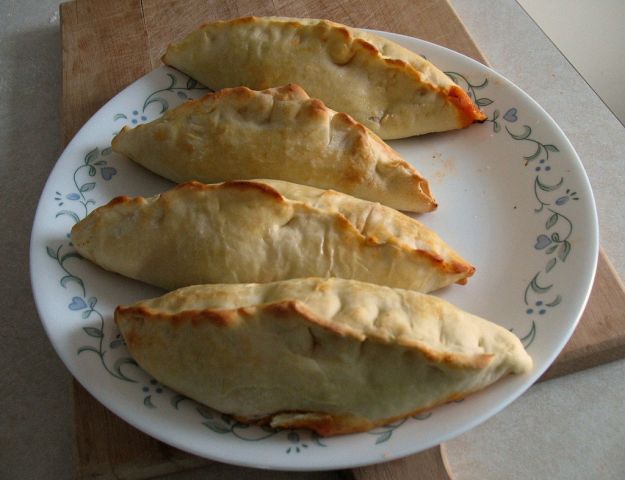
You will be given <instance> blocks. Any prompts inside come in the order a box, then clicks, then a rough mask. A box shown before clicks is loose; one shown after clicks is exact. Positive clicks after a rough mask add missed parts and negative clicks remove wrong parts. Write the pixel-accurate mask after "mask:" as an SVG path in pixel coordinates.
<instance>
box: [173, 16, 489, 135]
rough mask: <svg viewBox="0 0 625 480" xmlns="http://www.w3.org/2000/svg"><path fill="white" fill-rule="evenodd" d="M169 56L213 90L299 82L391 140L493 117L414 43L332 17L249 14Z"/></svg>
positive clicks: (193, 38)
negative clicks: (413, 47) (407, 44)
mask: <svg viewBox="0 0 625 480" xmlns="http://www.w3.org/2000/svg"><path fill="white" fill-rule="evenodd" d="M163 62H164V63H166V64H167V65H171V66H172V67H175V68H177V69H178V70H181V71H182V72H184V73H186V74H188V75H190V76H191V77H193V78H195V79H196V80H199V81H200V82H202V83H203V84H205V85H206V86H208V87H211V88H213V89H220V88H224V87H235V86H240V85H245V86H247V87H250V88H253V89H255V90H262V89H265V88H269V87H275V86H278V85H285V84H287V83H297V84H299V85H301V86H302V87H303V88H304V90H306V91H307V92H308V94H309V95H310V96H311V97H313V98H319V99H321V100H322V101H323V102H325V104H326V105H328V107H330V108H332V109H334V110H336V111H339V112H345V113H348V114H349V115H351V116H352V117H354V118H355V119H356V120H357V121H358V122H360V123H362V124H364V125H366V126H367V127H368V128H370V129H371V130H373V131H374V132H375V133H377V134H378V135H379V136H380V137H382V138H383V139H392V138H402V137H409V136H412V135H420V134H424V133H429V132H440V131H445V130H452V129H456V128H463V127H466V126H468V125H470V124H471V123H473V122H476V121H483V120H485V118H486V116H485V115H484V114H483V113H482V112H481V111H480V110H479V109H478V107H477V106H476V105H475V104H474V103H473V102H472V101H471V99H470V98H469V96H468V95H467V94H466V92H465V91H464V90H462V88H460V87H459V86H458V85H456V84H455V83H454V82H452V81H451V80H450V79H449V77H447V75H445V74H444V73H443V72H441V71H440V70H439V69H438V68H436V67H435V66H434V65H432V64H431V63H430V62H428V61H427V60H425V59H424V58H423V57H421V56H419V55H417V54H416V53H413V52H411V51H410V50H408V49H406V48H404V47H402V46H400V45H398V44H397V43H395V42H392V41H390V40H387V39H386V38H383V37H380V36H378V35H375V34H373V33H369V32H365V31H363V30H359V29H355V28H350V27H346V26H345V25H341V24H338V23H334V22H330V21H328V20H314V19H297V18H279V17H260V18H259V17H248V18H239V19H235V20H230V21H218V22H213V23H208V24H206V25H203V26H202V27H201V28H200V29H199V30H197V31H195V32H192V33H190V34H189V35H188V36H187V37H185V38H184V39H182V40H181V41H179V42H177V43H173V44H172V45H170V46H169V48H168V49H167V51H166V53H165V55H164V56H163Z"/></svg>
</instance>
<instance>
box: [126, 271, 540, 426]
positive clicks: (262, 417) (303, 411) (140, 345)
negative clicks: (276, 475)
mask: <svg viewBox="0 0 625 480" xmlns="http://www.w3.org/2000/svg"><path fill="white" fill-rule="evenodd" d="M115 320H116V322H117V325H118V326H119V328H120V330H121V333H122V335H123V337H124V339H125V341H126V344H127V345H128V348H129V350H130V353H131V354H132V356H133V357H134V358H135V360H136V361H137V362H138V363H139V365H140V366H141V367H143V368H144V369H145V370H147V372H148V373H149V374H150V375H152V376H154V378H156V379H158V381H160V382H162V383H163V384H165V385H168V386H170V387H171V388H173V389H175V390H177V391H179V392H180V393H182V394H184V395H186V396H188V397H190V398H193V399H195V400H197V401H198V402H201V403H204V404H206V405H208V406H210V407H213V408H215V409H217V410H220V411H221V412H225V413H228V414H231V415H234V416H235V417H236V418H238V419H239V420H241V421H245V422H253V423H261V424H262V423H269V424H270V425H271V426H272V427H280V428H300V427H304V428H310V429H312V430H315V431H316V432H318V433H320V434H322V435H334V434H342V433H351V432H359V431H365V430H369V429H371V428H373V427H376V426H379V425H385V424H387V423H389V422H392V421H395V420H398V419H400V418H403V417H406V416H409V415H413V414H415V413H418V412H421V411H423V410H425V409H428V408H431V407H433V406H435V405H439V404H442V403H445V402H448V401H451V400H457V399H460V398H463V397H465V396H466V395H467V394H469V393H471V392H475V391H477V390H480V389H482V388H484V387H486V386H487V385H490V384H491V383H493V382H495V381H496V380H498V379H499V378H501V377H502V376H504V375H506V374H509V373H515V374H520V373H524V372H527V371H529V370H530V369H531V368H532V360H531V358H530V356H529V355H528V354H527V353H526V352H525V350H524V349H523V346H522V345H521V342H520V341H519V339H518V338H517V337H516V336H515V335H514V334H512V333H511V332H509V331H508V330H506V329H505V328H503V327H500V326H499V325H496V324H494V323H491V322H488V321H486V320H483V319H482V318H479V317H476V316H474V315H471V314H469V313H466V312H463V311H461V310H459V309H458V308H456V307H454V306H453V305H451V304H450V303H448V302H446V301H444V300H441V299H439V298H437V297H434V296H430V295H424V294H420V293H417V292H413V291H408V290H401V289H392V288H388V287H382V286H378V285H373V284H370V283H363V282H357V281H353V280H344V279H336V278H333V279H318V278H306V279H294V280H287V281H284V282H277V283H270V284H235V285H198V286H192V287H188V288H184V289H180V290H177V291H174V292H171V293H168V294H166V295H164V296H162V297H160V298H155V299H152V300H146V301H143V302H139V303H136V304H134V305H130V306H120V307H118V308H117V310H116V311H115Z"/></svg>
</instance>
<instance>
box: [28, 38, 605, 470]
mask: <svg viewBox="0 0 625 480" xmlns="http://www.w3.org/2000/svg"><path fill="white" fill-rule="evenodd" d="M380 33H381V34H382V35H384V36H386V37H389V38H391V39H393V40H395V41H397V42H398V43H400V44H403V45H404V46H406V47H408V48H410V49H412V50H413V51H415V52H417V53H419V54H422V55H424V56H426V57H427V58H428V59H430V60H431V61H433V62H434V63H435V64H437V65H438V66H439V67H441V68H442V69H443V70H444V71H446V72H449V73H448V74H449V75H450V76H452V77H453V78H454V79H455V80H457V81H458V83H459V84H460V85H461V86H462V87H464V88H466V89H467V90H468V91H469V93H470V94H471V95H472V96H473V97H474V98H475V99H476V101H477V103H478V105H480V106H481V107H482V108H483V109H484V111H485V112H486V113H487V114H488V121H487V122H485V123H484V124H481V125H473V126H471V127H470V128H468V129H465V130H462V131H454V132H449V133H443V134H435V135H427V136H425V137H418V138H411V139H405V140H399V141H393V142H390V143H391V145H392V146H393V147H395V148H396V149H397V150H399V151H400V153H401V154H403V155H404V157H405V158H406V159H407V160H408V161H410V162H412V163H413V164H414V165H415V166H416V167H417V168H418V169H419V170H421V171H422V173H424V174H425V176H426V177H427V178H429V179H430V181H431V187H432V189H433V191H434V193H435V195H436V197H437V199H438V200H439V203H440V208H439V209H438V210H437V211H436V212H435V213H433V214H428V215H422V216H421V220H422V221H424V222H425V223H427V224H428V225H430V226H431V227H433V228H434V229H435V230H436V231H438V232H439V233H440V234H441V235H442V237H443V238H444V239H446V240H447V241H448V242H449V243H450V244H451V245H452V246H454V247H456V248H457V249H458V250H459V251H460V253H461V254H462V255H463V256H465V258H467V259H469V260H470V261H471V262H473V264H474V265H476V266H477V273H476V275H475V276H474V277H473V278H472V279H471V280H470V281H469V283H468V285H466V286H453V287H449V288H447V289H444V290H443V291H440V292H438V293H437V294H438V295H440V296H442V297H444V298H446V299H448V300H450V301H452V302H454V303H456V304H457V305H458V306H460V307H462V308H464V309H465V310H468V311H470V312H473V313H475V314H478V315H480V316H483V317H485V318H488V319H490V320H492V321H495V322H497V323H499V324H501V325H503V326H504V327H506V328H509V329H511V330H512V331H513V332H514V333H516V334H517V335H518V336H519V337H521V338H522V340H523V342H524V344H525V345H527V346H528V351H529V353H530V354H531V356H532V357H533V359H534V362H535V368H534V370H533V371H532V372H531V373H530V374H528V375H525V376H520V377H510V378H506V379H505V380H503V381H501V382H499V383H497V384H495V385H493V386H492V387H490V388H488V389H486V390H484V391H483V392H481V393H478V394H476V395H473V396H471V397H469V398H467V399H466V400H464V401H463V402H457V403H452V404H449V405H445V406H443V407H440V408H437V409H435V410H433V411H432V412H430V413H428V414H426V415H420V416H417V417H414V418H409V419H407V420H405V421H402V422H398V423H395V424H392V425H389V426H386V427H383V428H377V429H375V430H374V431H371V432H368V433H362V434H357V435H347V436H340V437H333V438H324V439H320V438H318V437H315V436H313V435H311V434H310V433H309V432H307V431H282V432H275V431H271V430H263V429H261V428H257V427H247V426H245V425H242V424H239V423H237V422H235V421H233V420H232V419H230V418H228V417H226V416H223V415H221V414H219V413H216V412H214V411H211V410H209V409H207V408H201V407H199V406H198V405H197V404H195V403H194V402H192V401H189V400H187V399H183V398H182V397H180V396H178V395H177V394H176V393H175V392H172V391H171V390H169V389H167V388H165V387H163V386H162V385H160V384H158V383H157V382H156V381H155V380H152V379H151V378H150V377H149V376H148V375H147V374H146V373H144V372H143V371H141V370H140V369H139V368H138V367H136V366H135V365H134V364H133V363H132V362H131V361H130V359H129V356H128V351H127V350H126V347H125V345H124V344H123V343H122V341H121V340H120V336H119V332H118V331H117V329H116V327H115V326H114V324H113V321H112V314H113V309H114V308H115V306H116V305H118V304H120V303H127V302H132V301H136V300H139V299H143V298H148V297H151V296H155V295H158V294H160V292H159V291H158V290H157V289H154V288H151V287H147V286H145V285H143V284H140V283H138V282H134V281H131V280H128V279H124V278H121V277H119V276H117V275H113V274H110V273H107V272H104V271H102V270H100V269H98V268H97V267H95V266H93V265H92V264H90V263H89V262H87V261H85V260H82V259H80V258H78V257H77V255H76V254H75V253H73V251H74V250H73V248H72V245H71V243H70V241H69V238H68V232H69V231H70V228H71V227H72V225H73V224H74V223H75V222H76V221H78V220H79V219H82V218H84V217H85V215H86V214H87V213H88V212H90V211H92V210H93V209H94V208H95V207H97V206H99V205H102V204H104V203H106V202H108V201H109V200H110V199H111V198H113V197H114V196H117V195H152V194H155V193H157V192H161V191H163V190H166V189H168V188H170V186H171V183H169V182H168V181H165V180H163V179H161V178H159V177H157V176H155V175H153V174H151V173H149V172H147V171H146V170H143V169H142V168H141V167H138V166H136V165H134V164H132V163H131V162H129V161H127V160H126V159H124V158H122V157H121V156H118V155H116V154H114V153H111V151H110V142H111V138H112V136H113V135H114V133H115V132H117V131H119V130H120V129H121V127H122V126H123V125H135V124H138V123H142V122H145V121H149V120H152V119H154V118H155V117H157V116H159V115H160V114H161V113H162V112H163V111H164V110H165V109H167V108H169V107H173V106H174V105H177V104H179V103H181V102H183V101H184V100H185V99H186V98H188V97H192V98H196V97H199V96H201V95H203V94H204V93H206V90H204V89H201V88H199V87H200V86H199V85H197V84H196V83H195V82H194V81H192V80H189V79H188V77H186V76H185V75H183V74H181V73H179V72H177V71H175V70H172V69H170V68H164V67H163V68H158V69H156V70H155V71H153V72H152V73H150V74H149V75H146V76H145V77H143V78H141V79H140V80H138V81H136V82H135V83H134V84H132V85H131V86H129V87H128V88H126V89H125V90H124V91H123V92H121V93H120V94H119V95H117V96H116V97H115V98H113V99H112V100H111V101H110V102H109V103H107V104H106V105H105V106H104V107H103V108H102V109H101V110H100V111H98V112H97V113H96V114H95V115H94V116H93V117H92V118H91V119H90V120H89V121H88V122H87V123H86V124H85V126H84V127H83V128H82V129H81V130H80V132H78V134H77V135H76V137H75V138H74V139H73V140H72V142H71V143H70V144H69V145H68V147H67V149H66V150H65V152H63V155H62V156H61V158H60V159H59V161H58V162H57V164H56V166H55V167H54V169H53V171H52V173H51V175H50V178H49V179H48V182H47V184H46V186H45V188H44V191H43V194H42V196H41V199H40V202H39V207H38V209H37V215H36V217H35V222H34V226H33V232H32V240H31V277H32V285H33V291H34V295H35V300H36V302H37V307H38V310H39V315H40V316H41V320H42V322H43V325H44V327H45V329H46V331H47V333H48V335H49V337H50V340H51V341H52V344H53V345H54V347H55V348H56V350H57V352H58V354H59V355H60V356H61V358H62V360H63V361H64V362H65V364H66V365H67V367H68V368H69V370H70V371H71V372H72V374H73V375H74V376H75V377H76V378H77V379H78V380H79V381H80V383H82V385H83V386H84V387H85V388H86V389H87V390H89V392H91V394H93V395H94V396H95V397H96V398H97V399H98V400H99V401H101V402H102V403H103V404H104V405H105V406H106V407H108V408H109V409H111V410H112V411H113V412H115V413H116V414H117V415H119V416H120V417H122V418H123V419H124V420H126V421H128V422H129V423H131V424H132V425H134V426H135V427H137V428H139V429H140V430H143V431H144V432H146V433H148V434H150V435H152V436H154V437H156V438H158V439H159V440H162V441H164V442H166V443H168V444H171V445H173V446H175V447H178V448H181V449H183V450H186V451H188V452H191V453H194V454H196V455H200V456H204V457H208V458H212V459H216V460H220V461H223V462H229V463H234V464H239V465H248V466H255V467H262V468H273V469H290V470H321V469H340V468H347V467H353V466H357V465H365V464H370V463H375V462H381V461H386V460H390V459H393V458H397V457H401V456H404V455H408V454H411V453H415V452H418V451H420V450H424V449H426V448H429V447H431V446H434V445H437V444H439V443H441V442H443V441H445V440H448V439H450V438H452V437H454V436H456V435H459V434H460V433H462V432H464V431H466V430H468V429H469V428H471V427H473V426H475V425H477V424H479V423H480V422H482V421H484V420H486V419H487V418H488V417H490V416H492V415H494V414H495V413H497V412H498V411H499V410H501V409H502V408H504V407H505V406H506V405H507V404H509V403H510V402H511V401H513V400H514V399H515V398H516V397H518V396H519V395H521V393H523V391H525V390H526V389H527V388H528V387H529V386H530V385H531V384H532V383H533V382H534V381H535V380H536V379H537V378H538V377H539V375H540V374H541V373H542V372H543V371H544V370H545V369H546V368H547V367H548V366H549V364H550V363H551V362H552V361H553V360H554V358H555V357H556V355H557V354H558V353H559V352H560V350H561V349H562V347H563V346H564V344H565V343H566V341H567V339H568V338H569V337H570V335H571V334H572V332H573V330H574V328H575V326H576V324H577V321H578V319H579V317H580V315H581V312H582V310H583V308H584V306H585V304H586V300H587V298H588V295H589V292H590V287H591V284H592V281H593V278H594V273H595V268H596V261H597V253H598V229H597V217H596V212H595V206H594V201H593V197H592V192H591V189H590V185H589V183H588V179H587V177H586V174H585V172H584V170H583V167H582V165H581V163H580V160H579V158H578V157H577V155H576V153H575V151H574V150H573V148H572V146H571V144H570V143H569V141H568V140H567V138H566V137H565V136H564V134H563V133H562V131H561V130H560V129H559V128H558V126H557V125H556V124H555V123H554V121H553V120H552V119H551V118H550V117H549V115H548V114H547V113H546V112H545V111H544V110H542V109H541V108H540V106H538V105H537V104H536V103H535V102H534V101H533V100H532V99H530V98H529V97H528V96H527V95H526V94H525V93H523V92H522V91H521V90H519V89H518V88H517V87H516V86H514V85H513V84H512V83H510V82H509V81H507V80H506V79H504V78H503V77H501V76H500V75H498V74H497V73H495V72H493V71H492V70H490V69H488V68H486V67H484V66H483V65H481V64H479V63H477V62H475V61H473V60H471V59H469V58H466V57H464V56H462V55H459V54H458V53H455V52H452V51H450V50H447V49H445V48H442V47H439V46H436V45H432V44H430V43H427V42H423V41H421V40H417V39H414V38H410V37H404V36H399V35H394V34H388V33H382V32H380ZM451 72H453V73H451Z"/></svg>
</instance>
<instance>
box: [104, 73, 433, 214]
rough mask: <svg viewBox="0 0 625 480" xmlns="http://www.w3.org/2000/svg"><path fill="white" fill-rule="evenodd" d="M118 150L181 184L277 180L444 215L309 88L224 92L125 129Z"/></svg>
mask: <svg viewBox="0 0 625 480" xmlns="http://www.w3.org/2000/svg"><path fill="white" fill-rule="evenodd" d="M113 150H115V151H117V152H120V153H122V154H124V155H126V156H127V157H129V158H131V159H132V160H134V161H135V162H137V163H139V164H141V165H143V166H144V167H146V168H148V169H149V170H152V171H153V172H155V173H157V174H159V175H162V176H163V177H165V178H168V179H170V180H173V181H174V182H177V183H182V182H187V181H190V180H198V181H200V182H204V183H214V182H223V181H225V180H237V179H251V178H277V179H280V180H287V181H290V182H296V183H303V184H306V185H312V186H314V187H319V188H332V189H335V190H338V191H341V192H345V193H349V194H350V195H354V196H356V197H359V198H364V199H366V200H371V201H374V202H381V203H384V204H385V205H388V206H391V207H393V208H397V209H399V210H407V211H411V212H429V211H431V210H433V209H434V208H436V202H435V201H434V199H433V198H432V195H431V194H430V189H429V186H428V183H427V181H426V180H425V179H424V178H423V177H422V176H421V175H420V174H419V172H417V171H416V170H415V169H414V168H413V167H412V166H411V165H410V164H408V163H406V162H405V161H404V160H403V159H402V158H401V157H400V156H399V154H398V153H397V152H395V151H394V150H393V149H391V148H390V147H389V146H388V145H386V144H385V143H384V142H383V141H382V140H380V138H379V137H378V136H377V135H375V134H374V133H373V132H371V131H370V130H368V129H367V128H365V127H364V126H362V125H360V124H359V123H357V122H355V121H354V120H353V119H352V118H351V117H349V115H347V114H344V113H337V112H335V111H333V110H330V109H329V108H326V107H325V105H324V104H323V103H322V102H321V101H320V100H315V99H311V98H310V97H309V96H308V95H307V94H306V92H304V90H302V88H301V87H299V86H297V85H287V86H283V87H279V88H270V89H268V90H263V91H260V92H258V91H254V90H250V89H248V88H246V87H238V88H232V89H224V90H221V91H219V92H217V93H212V94H209V95H207V96H205V97H204V98H202V99H200V100H195V101H190V102H186V103H184V104H182V105H180V106H178V107H177V108H174V109H172V110H170V111H168V112H167V113H165V115H163V116H162V117H161V118H159V119H157V120H154V121H153V122H151V123H148V124H144V125H140V126H138V127H136V128H132V129H129V128H126V127H125V128H124V129H123V130H122V131H121V132H120V133H119V134H118V135H117V136H116V137H115V138H114V139H113Z"/></svg>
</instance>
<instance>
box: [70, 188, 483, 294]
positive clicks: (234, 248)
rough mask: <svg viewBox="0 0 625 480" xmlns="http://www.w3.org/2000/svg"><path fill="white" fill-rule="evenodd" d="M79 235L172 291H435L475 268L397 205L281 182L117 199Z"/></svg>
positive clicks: (119, 267) (110, 263)
mask: <svg viewBox="0 0 625 480" xmlns="http://www.w3.org/2000/svg"><path fill="white" fill-rule="evenodd" d="M71 238H72V242H73V244H74V246H75V248H76V249H77V250H78V252H79V253H80V254H81V255H82V256H83V257H85V258H88V259H89V260H91V261H93V262H94V263H96V264H97V265H100V266H101V267H103V268H105V269H107V270H111V271H114V272H117V273H121V274H122V275H126V276H128V277H131V278H134V279H137V280H142V281H144V282H147V283H150V284H152V285H156V286H159V287H162V288H166V289H174V288H179V287H183V286H188V285H197V284H204V283H256V282H273V281H278V280H285V279H289V278H299V277H308V276H318V277H342V278H350V279H357V280H365V281H371V282H375V283H379V284H382V285H389V286H392V287H399V288H408V289H413V290H418V291H423V292H428V291H431V290H435V289H438V288H441V287H444V286H446V285H450V284H452V283H454V282H457V283H464V282H465V281H466V279H467V277H469V276H470V275H472V274H473V272H474V271H475V269H474V267H472V266H471V265H470V264H468V263H467V262H466V261H465V260H463V259H462V257H460V255H458V254H457V253H456V252H455V251H454V250H453V249H452V248H451V247H449V246H448V245H447V244H446V243H445V242H444V241H443V240H442V239H441V238H440V237H439V236H438V235H437V234H436V233H434V232H433V231H432V230H430V229H428V228H427V227H426V226H424V225H423V224H421V223H420V222H418V221H416V220H414V219H412V218H410V217H408V216H406V215H404V214H402V213H399V212H398V211H396V210H393V209H391V208H388V207H385V206H383V205H380V204H378V203H372V202H368V201H366V200H360V199H357V198H355V197H351V196H349V195H345V194H343V193H339V192H335V191H332V190H320V189H316V188H313V187H307V186H304V185H298V184H294V183H289V182H283V181H279V180H254V181H234V182H225V183H221V184H212V185H205V184H201V183H198V182H190V183H186V184H182V185H179V186H177V187H175V188H174V189H172V190H170V191H168V192H166V193H164V194H161V195H158V196H155V197H152V198H147V199H146V198H143V197H136V198H130V197H118V198H115V199H113V200H112V201H111V202H109V204H107V205H105V206H103V207H100V208H98V209H96V210H94V211H93V212H92V213H91V214H89V215H88V216H87V217H86V218H85V219H84V220H82V221H81V222H79V223H78V224H76V225H75V226H74V227H73V229H72V235H71Z"/></svg>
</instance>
